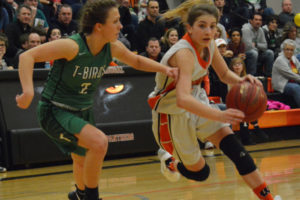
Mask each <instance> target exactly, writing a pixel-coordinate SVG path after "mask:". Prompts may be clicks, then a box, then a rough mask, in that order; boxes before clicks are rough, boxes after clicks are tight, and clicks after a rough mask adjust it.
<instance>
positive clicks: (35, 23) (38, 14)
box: [24, 0, 49, 32]
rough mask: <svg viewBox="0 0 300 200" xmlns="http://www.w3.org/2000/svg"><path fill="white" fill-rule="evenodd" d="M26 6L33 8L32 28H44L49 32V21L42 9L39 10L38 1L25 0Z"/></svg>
mask: <svg viewBox="0 0 300 200" xmlns="http://www.w3.org/2000/svg"><path fill="white" fill-rule="evenodd" d="M24 4H25V5H28V6H30V8H31V11H32V12H31V13H32V14H31V22H30V26H31V27H42V28H44V29H45V31H46V32H47V31H48V29H49V25H48V22H47V19H46V17H45V15H44V13H43V11H41V10H40V9H38V0H24Z"/></svg>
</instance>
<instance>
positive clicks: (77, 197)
mask: <svg viewBox="0 0 300 200" xmlns="http://www.w3.org/2000/svg"><path fill="white" fill-rule="evenodd" d="M75 187H76V190H74V191H72V192H69V194H68V198H69V200H84V196H85V192H84V191H81V190H79V189H78V187H77V185H75Z"/></svg>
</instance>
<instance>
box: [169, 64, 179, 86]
mask: <svg viewBox="0 0 300 200" xmlns="http://www.w3.org/2000/svg"><path fill="white" fill-rule="evenodd" d="M178 74H179V69H178V68H177V67H168V68H167V70H166V75H167V76H168V77H170V78H172V79H174V81H175V82H177V80H178Z"/></svg>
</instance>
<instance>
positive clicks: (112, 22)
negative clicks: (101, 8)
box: [101, 8, 123, 42]
mask: <svg viewBox="0 0 300 200" xmlns="http://www.w3.org/2000/svg"><path fill="white" fill-rule="evenodd" d="M122 27H123V26H122V24H121V22H120V14H119V10H118V8H112V9H110V11H109V12H108V17H107V18H106V22H105V24H103V25H102V28H101V29H102V32H103V37H105V38H106V39H107V40H108V41H110V42H113V41H116V40H117V39H118V37H119V33H120V30H121V29H122Z"/></svg>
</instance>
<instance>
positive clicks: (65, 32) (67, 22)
mask: <svg viewBox="0 0 300 200" xmlns="http://www.w3.org/2000/svg"><path fill="white" fill-rule="evenodd" d="M72 16H73V11H72V7H71V6H69V5H67V4H63V5H61V6H60V8H59V10H58V16H57V19H55V20H54V21H52V23H51V25H50V28H51V29H53V28H58V29H59V30H60V31H61V35H62V37H68V36H71V35H73V34H75V33H77V32H78V24H77V22H76V21H74V20H72Z"/></svg>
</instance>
